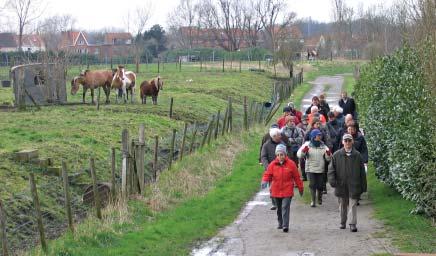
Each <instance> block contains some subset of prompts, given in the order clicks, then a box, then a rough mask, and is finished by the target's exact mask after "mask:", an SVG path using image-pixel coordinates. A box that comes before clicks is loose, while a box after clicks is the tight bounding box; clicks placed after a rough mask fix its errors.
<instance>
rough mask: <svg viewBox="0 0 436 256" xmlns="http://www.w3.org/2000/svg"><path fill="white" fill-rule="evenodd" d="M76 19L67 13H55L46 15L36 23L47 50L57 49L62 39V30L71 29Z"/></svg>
mask: <svg viewBox="0 0 436 256" xmlns="http://www.w3.org/2000/svg"><path fill="white" fill-rule="evenodd" d="M75 23H76V19H75V18H74V17H73V16H71V15H69V14H67V15H55V16H52V17H48V18H46V19H44V20H43V21H41V22H39V24H38V31H39V33H40V34H41V38H42V40H43V41H44V44H45V47H46V49H47V50H52V51H57V50H59V47H60V43H61V40H62V32H64V31H68V30H73V28H74V25H75Z"/></svg>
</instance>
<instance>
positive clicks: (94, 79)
mask: <svg viewBox="0 0 436 256" xmlns="http://www.w3.org/2000/svg"><path fill="white" fill-rule="evenodd" d="M112 77H113V72H112V71H110V70H95V71H91V70H84V71H82V72H81V73H80V75H79V76H75V77H74V78H73V79H72V80H71V94H72V95H75V94H76V93H77V91H78V90H79V87H80V86H79V85H82V86H83V103H85V95H86V91H87V90H88V89H91V97H92V103H93V104H94V89H97V88H99V87H103V91H104V93H105V94H106V103H109V94H110V85H111V82H112Z"/></svg>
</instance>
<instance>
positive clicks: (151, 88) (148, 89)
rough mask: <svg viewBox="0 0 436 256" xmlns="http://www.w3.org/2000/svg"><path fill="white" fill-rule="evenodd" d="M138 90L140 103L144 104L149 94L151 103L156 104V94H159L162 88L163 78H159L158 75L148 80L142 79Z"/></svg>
mask: <svg viewBox="0 0 436 256" xmlns="http://www.w3.org/2000/svg"><path fill="white" fill-rule="evenodd" d="M140 90H141V100H142V104H146V103H147V102H146V101H147V96H151V99H152V101H153V105H156V104H157V95H158V94H159V91H160V90H163V80H162V78H160V76H158V77H156V78H154V79H152V80H150V81H144V82H142V83H141V86H140Z"/></svg>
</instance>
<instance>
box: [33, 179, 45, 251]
mask: <svg viewBox="0 0 436 256" xmlns="http://www.w3.org/2000/svg"><path fill="white" fill-rule="evenodd" d="M29 182H30V191H31V192H32V198H33V206H34V207H35V217H36V222H37V224H38V230H39V238H40V240H41V247H42V250H43V251H44V252H45V253H47V242H46V241H45V232H44V225H43V223H42V215H41V206H40V205H39V199H38V191H37V190H36V184H35V176H34V175H33V173H32V172H31V173H30V174H29Z"/></svg>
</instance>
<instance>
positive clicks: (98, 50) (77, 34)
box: [60, 31, 133, 59]
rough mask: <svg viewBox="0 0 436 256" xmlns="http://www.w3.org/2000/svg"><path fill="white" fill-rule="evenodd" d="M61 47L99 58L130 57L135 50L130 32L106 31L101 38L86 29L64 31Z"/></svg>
mask: <svg viewBox="0 0 436 256" xmlns="http://www.w3.org/2000/svg"><path fill="white" fill-rule="evenodd" d="M60 49H62V50H67V51H69V52H70V53H74V54H88V55H95V56H97V57H98V58H99V59H110V58H112V57H128V56H131V53H132V51H133V37H132V35H131V34H130V33H105V34H104V39H103V40H101V39H99V38H97V37H94V36H92V35H90V34H88V33H86V32H84V31H65V32H62V36H61V42H60Z"/></svg>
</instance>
